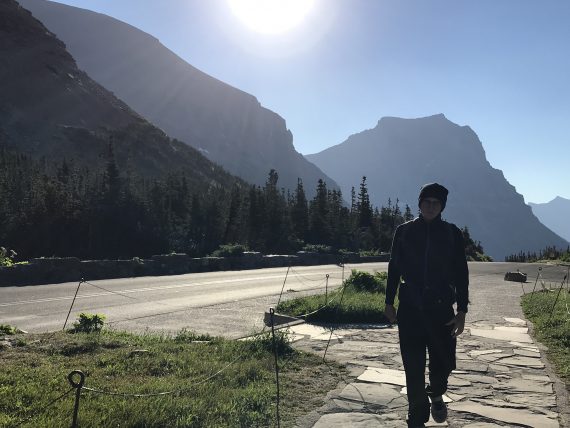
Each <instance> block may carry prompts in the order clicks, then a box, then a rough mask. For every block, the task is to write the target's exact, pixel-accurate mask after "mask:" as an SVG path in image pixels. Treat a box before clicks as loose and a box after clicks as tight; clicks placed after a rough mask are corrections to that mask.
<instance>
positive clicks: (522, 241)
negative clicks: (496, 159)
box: [307, 114, 565, 260]
mask: <svg viewBox="0 0 570 428" xmlns="http://www.w3.org/2000/svg"><path fill="white" fill-rule="evenodd" d="M307 158H308V159H310V160H311V161H313V162H314V163H315V164H317V165H318V166H319V167H320V168H321V169H323V170H324V171H325V172H326V173H327V174H329V175H332V176H333V178H335V180H336V181H337V182H338V183H339V184H340V185H341V188H342V190H343V192H347V191H350V187H351V186H353V185H354V183H358V182H359V181H360V178H361V177H362V176H366V177H367V179H368V180H367V182H368V189H369V194H370V200H371V201H372V202H373V203H374V204H376V205H378V206H380V205H384V206H385V205H386V204H387V203H388V199H389V198H390V199H391V201H392V203H394V202H395V201H396V198H398V199H399V202H400V204H402V205H403V204H408V205H409V206H410V207H411V208H412V210H413V211H414V212H415V211H417V195H418V192H419V188H420V186H421V185H422V184H424V183H428V182H434V181H437V182H439V183H441V184H443V185H445V186H446V187H447V188H448V189H449V190H450V196H449V200H448V205H447V207H446V210H445V211H444V213H443V216H444V217H445V218H447V219H449V220H450V221H452V222H454V223H456V224H457V225H458V226H459V227H463V226H465V225H467V226H468V227H469V229H470V230H471V235H472V236H473V237H474V238H475V239H476V240H480V241H481V242H482V244H483V247H484V249H485V251H486V252H487V253H488V254H490V255H491V256H492V257H493V258H494V259H495V260H502V259H503V258H504V257H505V256H508V255H510V254H512V253H515V252H517V253H518V252H519V251H520V250H525V251H526V250H535V249H536V250H538V249H540V248H544V246H546V245H547V244H549V243H550V244H557V246H560V245H564V243H565V241H564V240H563V239H562V238H560V237H559V236H557V235H556V234H554V232H552V231H550V230H549V229H547V228H546V227H545V226H544V225H542V224H541V223H540V222H539V221H538V219H537V218H536V217H535V216H534V215H533V214H532V211H531V210H530V207H528V206H527V205H526V204H525V203H524V198H523V197H522V195H520V194H518V193H517V192H516V189H515V187H514V186H512V185H511V184H510V183H509V182H508V181H507V180H506V179H505V177H504V175H503V172H502V171H501V170H499V169H496V168H493V167H492V166H491V164H490V163H489V162H488V160H487V159H486V155H485V151H484V148H483V145H482V144H481V142H480V140H479V138H478V136H477V134H476V133H475V131H474V130H473V129H471V128H470V127H468V126H460V125H458V124H455V123H453V122H451V121H449V120H448V119H447V118H446V117H445V116H444V115H443V114H438V115H432V116H427V117H422V118H414V119H404V118H395V117H391V118H390V117H386V118H381V119H380V120H379V121H378V123H377V125H376V126H375V127H374V128H372V129H370V130H366V131H362V132H360V133H357V134H353V135H351V136H350V137H348V138H347V139H346V140H345V141H344V142H342V143H340V144H338V145H336V146H333V147H330V148H328V149H325V150H323V151H321V152H319V153H317V154H313V155H308V156H307ZM339 159H342V162H343V163H342V164H343V168H342V169H340V168H338V163H339ZM511 210H514V211H512V212H511ZM515 214H516V215H515ZM515 224H516V227H515ZM522 231H525V233H526V235H527V236H523V235H522V234H521V232H522Z"/></svg>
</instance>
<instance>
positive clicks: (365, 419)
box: [313, 412, 405, 428]
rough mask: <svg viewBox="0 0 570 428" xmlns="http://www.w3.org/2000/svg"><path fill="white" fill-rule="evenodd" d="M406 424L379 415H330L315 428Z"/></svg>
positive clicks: (389, 427)
mask: <svg viewBox="0 0 570 428" xmlns="http://www.w3.org/2000/svg"><path fill="white" fill-rule="evenodd" d="M402 423H405V422H404V421H403V420H400V421H388V420H385V419H384V418H382V417H381V416H379V415H375V414H371V413H358V412H352V413H329V414H327V415H323V416H321V418H320V419H319V420H318V421H317V423H316V424H315V425H313V428H346V427H354V428H367V427H386V428H398V427H401V426H404V425H402Z"/></svg>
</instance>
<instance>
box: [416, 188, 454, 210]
mask: <svg viewBox="0 0 570 428" xmlns="http://www.w3.org/2000/svg"><path fill="white" fill-rule="evenodd" d="M448 193H449V191H448V190H447V189H446V188H445V187H443V186H442V185H441V184H438V183H428V184H424V185H423V186H422V188H421V189H420V196H418V206H419V205H420V204H421V203H422V199H425V198H436V199H439V201H440V202H441V210H442V211H443V210H444V209H445V204H446V203H447V194H448Z"/></svg>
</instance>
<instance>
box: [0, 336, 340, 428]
mask: <svg viewBox="0 0 570 428" xmlns="http://www.w3.org/2000/svg"><path fill="white" fill-rule="evenodd" d="M16 337H17V336H16ZM22 337H25V341H23V340H16V339H10V340H13V344H12V346H11V347H5V348H3V349H1V350H0V365H1V366H2V370H0V385H1V386H0V408H1V409H2V412H0V426H13V425H16V424H17V423H19V422H20V421H22V420H24V419H26V418H27V417H31V419H30V420H29V421H27V422H26V423H25V424H24V425H22V426H25V427H38V426H41V427H61V426H69V425H70V423H71V417H72V410H73V400H74V394H73V393H72V394H70V395H67V396H66V397H65V398H63V399H62V400H60V401H57V402H56V403H54V404H53V405H50V406H48V404H49V403H50V402H51V401H53V400H54V399H55V398H57V397H59V396H60V395H61V394H63V393H64V392H66V391H68V390H69V389H70V385H69V383H68V381H67V375H68V374H69V373H70V372H71V371H72V370H74V369H78V370H81V371H83V373H85V374H86V380H85V385H84V386H85V387H88V388H94V389H97V390H102V391H108V392H121V393H127V394H152V393H157V392H169V391H175V393H173V394H167V395H160V396H148V397H128V396H122V395H104V394H97V393H94V392H89V391H87V390H83V392H82V395H81V404H80V409H79V423H80V426H81V427H100V426H121V427H143V426H144V427H192V426H237V427H239V426H242V427H256V426H261V427H266V426H275V425H276V420H275V417H276V416H275V395H276V387H275V372H274V355H273V344H272V341H271V337H270V336H269V335H268V334H265V335H260V336H259V337H257V338H256V339H254V340H250V341H231V340H224V339H221V338H213V337H209V336H203V335H200V336H198V335H194V334H192V333H191V332H188V331H183V332H181V333H180V334H178V335H177V336H175V337H166V336H160V335H148V334H147V335H134V334H128V333H122V332H113V331H108V330H105V329H104V330H103V331H101V332H100V333H97V334H93V333H91V334H85V333H77V334H68V333H65V332H57V333H50V334H34V335H32V334H30V335H26V336H22ZM286 339H287V337H286V334H279V335H278V336H277V341H278V347H277V348H278V351H279V366H280V389H281V404H280V406H281V407H280V414H281V418H282V419H281V422H282V426H292V425H293V424H294V421H295V419H296V418H297V417H299V416H301V415H304V414H306V413H308V412H310V411H311V410H314V409H315V408H317V407H319V406H320V405H322V404H323V399H324V396H325V394H326V391H329V390H330V389H333V388H335V387H336V386H337V385H338V382H340V380H341V379H340V377H339V376H341V375H342V374H343V373H345V372H344V369H342V368H340V367H339V366H336V365H331V364H330V363H327V364H324V363H323V362H322V358H320V357H317V356H315V355H311V354H306V353H302V352H298V351H295V350H293V349H292V348H291V347H290V346H289V344H288V342H287V340H286ZM45 406H48V407H47V408H46V409H45V410H44V409H43V408H44V407H45Z"/></svg>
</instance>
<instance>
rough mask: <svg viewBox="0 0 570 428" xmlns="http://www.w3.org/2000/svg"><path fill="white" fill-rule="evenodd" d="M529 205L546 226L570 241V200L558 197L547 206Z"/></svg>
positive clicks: (546, 204) (530, 203)
mask: <svg viewBox="0 0 570 428" xmlns="http://www.w3.org/2000/svg"><path fill="white" fill-rule="evenodd" d="M528 204H529V205H530V207H531V208H532V212H533V213H534V215H535V216H537V217H538V219H539V220H540V221H541V222H542V223H543V224H544V225H546V226H547V227H548V228H550V229H551V230H553V231H554V232H555V233H557V234H558V235H560V236H562V237H563V238H564V239H566V240H567V241H570V199H565V198H562V197H560V196H557V197H556V198H554V199H553V200H551V201H550V202H547V203H545V204H534V203H532V202H529V203H528Z"/></svg>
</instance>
